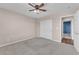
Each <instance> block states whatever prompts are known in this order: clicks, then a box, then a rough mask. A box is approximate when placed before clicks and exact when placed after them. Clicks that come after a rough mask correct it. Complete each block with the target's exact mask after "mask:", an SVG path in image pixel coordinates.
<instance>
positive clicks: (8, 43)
mask: <svg viewBox="0 0 79 59" xmlns="http://www.w3.org/2000/svg"><path fill="white" fill-rule="evenodd" d="M32 38H35V37H32ZM32 38H26V39H20V40H16V41H12V42H7V43H5V44H2V45H0V47H3V46H7V45H10V44H14V43H18V42H21V41H24V40H29V39H32Z"/></svg>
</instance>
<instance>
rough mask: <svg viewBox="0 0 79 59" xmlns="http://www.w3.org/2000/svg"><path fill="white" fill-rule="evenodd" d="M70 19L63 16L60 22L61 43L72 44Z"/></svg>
mask: <svg viewBox="0 0 79 59" xmlns="http://www.w3.org/2000/svg"><path fill="white" fill-rule="evenodd" d="M71 20H72V19H71V18H70V17H67V18H63V22H62V40H61V42H62V43H65V44H71V45H73V40H72V21H71Z"/></svg>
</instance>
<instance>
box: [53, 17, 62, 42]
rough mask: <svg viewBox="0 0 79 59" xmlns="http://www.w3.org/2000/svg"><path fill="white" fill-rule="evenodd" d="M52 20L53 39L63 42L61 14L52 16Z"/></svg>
mask: <svg viewBox="0 0 79 59" xmlns="http://www.w3.org/2000/svg"><path fill="white" fill-rule="evenodd" d="M52 20H53V23H52V24H53V25H52V27H53V30H52V32H53V33H52V34H53V36H52V37H53V40H54V41H57V42H61V18H60V16H55V17H53V18H52Z"/></svg>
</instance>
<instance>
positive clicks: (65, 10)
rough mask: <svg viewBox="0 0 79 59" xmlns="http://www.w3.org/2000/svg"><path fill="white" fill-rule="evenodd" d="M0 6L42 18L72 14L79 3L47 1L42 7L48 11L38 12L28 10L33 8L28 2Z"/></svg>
mask: <svg viewBox="0 0 79 59" xmlns="http://www.w3.org/2000/svg"><path fill="white" fill-rule="evenodd" d="M0 8H4V9H8V10H10V11H13V12H17V13H20V14H23V15H26V16H29V17H32V18H40V17H45V16H49V15H54V16H55V15H62V14H71V13H74V12H75V11H77V10H78V9H79V4H78V3H45V6H44V7H42V8H41V9H46V10H47V12H41V13H40V14H36V13H34V12H29V11H28V10H30V9H33V7H31V6H29V5H28V4H27V3H0Z"/></svg>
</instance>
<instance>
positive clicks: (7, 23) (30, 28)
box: [0, 9, 36, 45]
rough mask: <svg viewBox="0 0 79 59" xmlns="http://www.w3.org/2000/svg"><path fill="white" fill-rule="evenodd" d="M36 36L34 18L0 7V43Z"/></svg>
mask: <svg viewBox="0 0 79 59" xmlns="http://www.w3.org/2000/svg"><path fill="white" fill-rule="evenodd" d="M35 36H36V22H35V20H33V19H31V18H29V17H26V16H23V15H20V14H17V13H14V12H11V11H8V10H4V9H0V45H3V44H7V43H10V42H15V41H19V40H24V39H30V38H33V37H35Z"/></svg>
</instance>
